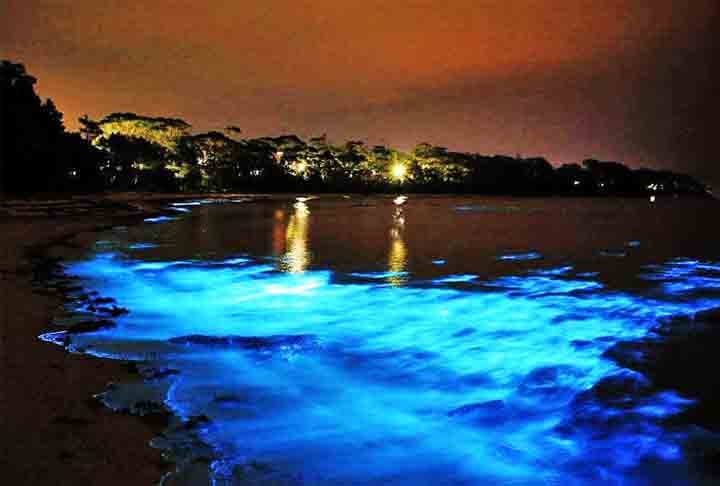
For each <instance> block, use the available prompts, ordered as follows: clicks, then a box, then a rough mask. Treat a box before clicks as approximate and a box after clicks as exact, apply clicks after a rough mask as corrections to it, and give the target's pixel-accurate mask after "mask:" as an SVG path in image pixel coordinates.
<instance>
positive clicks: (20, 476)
mask: <svg viewBox="0 0 720 486" xmlns="http://www.w3.org/2000/svg"><path fill="white" fill-rule="evenodd" d="M131 213H132V211H129V210H127V208H122V207H114V208H105V209H104V210H103V211H102V212H99V211H92V210H91V211H88V214H82V215H77V214H76V215H73V214H66V215H62V216H53V217H46V216H42V215H37V216H5V217H0V235H2V236H1V238H2V246H1V247H0V248H1V250H0V323H1V325H0V333H1V334H0V368H1V371H0V376H2V387H1V388H0V417H1V418H0V438H1V439H0V440H1V445H2V450H1V453H0V467H1V468H2V478H3V479H2V482H3V484H8V485H56V484H57V485H65V484H67V485H71V484H72V485H78V484H88V485H92V484H108V485H115V484H117V485H120V484H123V485H127V484H154V483H157V481H158V479H159V478H160V477H161V476H162V475H163V472H164V471H166V470H167V469H168V468H169V467H168V465H166V464H165V463H164V462H163V460H162V458H161V456H160V451H157V450H154V449H152V448H150V447H149V446H148V445H147V444H148V441H149V440H150V439H151V438H152V437H153V436H154V435H156V434H157V433H158V432H159V431H160V429H161V424H160V423H151V422H148V421H141V420H138V419H137V418H136V417H131V416H128V415H122V414H116V413H113V412H112V411H110V410H109V409H106V408H104V407H103V406H102V405H101V404H99V403H98V402H96V401H95V400H94V399H93V398H92V397H93V395H94V394H96V393H99V392H101V391H103V390H104V388H105V386H106V384H107V383H108V382H111V381H123V380H127V379H130V378H131V377H130V371H129V370H128V369H127V368H126V367H124V365H123V363H121V362H117V361H109V360H101V359H97V358H92V357H89V356H82V355H77V354H72V355H71V354H69V353H67V352H66V351H65V350H64V349H62V348H61V347H58V346H55V345H53V344H49V343H45V342H42V341H40V340H39V339H38V338H37V336H38V335H39V334H41V333H42V332H44V331H46V330H47V329H48V326H49V322H50V319H51V316H52V314H53V313H54V312H55V311H56V310H57V308H58V306H59V305H61V297H62V296H61V295H53V293H52V292H44V294H46V295H42V294H41V293H38V288H37V285H36V286H33V282H32V280H33V274H34V269H33V262H32V259H31V258H30V252H31V251H34V252H37V251H38V249H40V248H41V247H42V246H45V245H48V244H49V243H52V242H59V241H61V240H64V239H68V238H73V237H74V235H79V239H78V237H75V238H74V241H72V239H71V240H68V241H72V244H82V240H83V238H82V236H83V235H82V233H83V232H84V236H85V238H84V239H85V240H86V241H90V236H91V233H88V232H92V231H93V230H95V229H98V228H100V227H102V226H107V225H109V224H112V223H114V222H116V221H119V220H120V219H123V220H125V221H126V222H130V221H132V220H133V219H137V218H138V216H134V217H133V216H129V215H130V214H131Z"/></svg>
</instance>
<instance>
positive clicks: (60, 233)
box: [0, 194, 720, 485]
mask: <svg viewBox="0 0 720 486" xmlns="http://www.w3.org/2000/svg"><path fill="white" fill-rule="evenodd" d="M193 196H195V197H193ZM198 196H199V195H190V197H188V196H187V195H175V196H173V195H162V196H159V197H152V198H150V199H146V198H144V197H143V195H134V196H133V195H131V194H126V195H123V196H122V197H123V199H118V198H107V199H103V200H101V202H100V203H98V206H99V207H103V212H102V214H94V213H92V212H91V213H82V214H75V215H64V216H60V217H55V218H49V217H46V216H43V217H38V216H35V217H29V216H28V217H22V216H20V217H10V218H4V217H2V216H1V215H0V231H3V235H4V238H3V247H2V249H3V251H2V253H0V284H1V287H0V288H1V289H2V292H0V322H2V326H1V327H0V332H1V333H2V334H0V356H1V359H0V364H1V366H2V370H1V373H2V376H3V378H4V380H3V387H2V389H0V405H1V406H2V409H0V414H2V417H3V419H2V421H0V425H1V426H2V428H1V430H0V434H1V435H2V437H3V438H4V439H5V441H4V442H3V444H2V447H3V451H2V454H0V464H2V465H3V466H4V470H5V471H7V473H6V474H5V477H7V478H9V480H10V484H31V485H32V484H42V485H45V484H60V485H65V484H68V485H69V484H73V485H75V484H78V483H79V482H81V481H86V482H88V483H89V484H98V482H101V483H102V484H110V485H115V484H118V485H120V484H157V483H159V482H161V481H164V482H162V483H161V484H167V485H170V484H176V483H180V482H182V481H183V479H187V478H190V477H192V478H193V479H198V480H200V481H202V480H206V479H207V477H206V476H205V477H203V475H202V471H201V469H203V468H197V469H193V468H192V467H190V468H185V467H184V466H193V463H192V462H190V463H186V464H182V463H181V462H178V461H172V460H167V459H164V458H163V452H165V451H164V450H163V449H158V448H153V447H152V446H151V445H150V441H151V439H153V438H156V437H158V436H161V435H162V433H163V432H164V431H166V430H167V429H168V427H169V426H170V425H171V420H172V416H171V415H169V414H164V415H163V414H162V413H161V414H151V415H147V416H145V417H143V416H137V415H131V414H129V413H124V412H117V411H113V410H112V409H111V408H107V407H106V406H105V405H103V404H102V403H101V402H100V401H99V400H97V399H94V398H93V396H94V395H96V394H99V393H102V392H104V391H106V390H107V389H108V383H109V382H118V383H127V382H135V381H138V379H142V376H141V375H140V374H139V373H138V372H137V369H135V367H134V366H132V365H131V362H126V361H119V360H109V359H104V358H95V357H92V356H90V355H85V354H71V353H69V352H68V351H66V350H65V349H64V348H62V347H60V346H57V345H54V344H51V343H47V342H43V341H42V340H40V339H38V336H39V335H40V334H42V333H44V332H48V331H49V330H51V321H52V318H53V316H54V315H55V313H56V311H57V310H58V307H59V306H61V305H62V303H63V301H66V302H67V299H69V298H71V297H70V296H69V295H68V294H72V293H73V292H72V291H70V290H69V289H68V288H63V286H66V285H67V281H66V282H63V281H62V280H63V279H62V278H61V279H60V280H61V282H60V283H59V284H57V283H52V282H49V281H48V282H46V281H45V280H44V279H43V278H42V277H43V275H42V273H43V271H44V270H46V269H52V267H53V266H54V261H55V259H56V258H61V257H68V256H69V257H72V256H74V255H78V254H80V253H81V252H84V251H86V250H87V249H88V248H89V246H90V245H92V244H93V243H94V242H95V240H96V239H97V233H98V232H99V231H103V230H105V229H108V228H111V227H113V226H118V225H132V224H136V223H140V222H141V221H142V220H143V219H144V218H146V217H148V216H157V215H161V214H169V212H168V211H166V210H164V209H163V207H164V206H165V205H166V204H167V203H168V202H171V201H179V200H188V199H196V198H199V197H198ZM246 197H253V198H257V199H261V200H262V199H275V198H282V199H287V198H288V197H291V196H290V195H258V194H232V195H213V197H208V195H205V196H204V197H202V198H203V199H233V198H246ZM35 204H36V205H37V206H38V207H42V202H41V201H39V200H36V203H35ZM50 204H51V205H53V204H55V203H50ZM0 214H1V213H0ZM38 273H40V274H41V275H40V278H39V279H38V278H37V276H38ZM49 275H50V278H51V280H52V278H53V277H54V274H53V273H52V271H51V272H49ZM68 281H69V282H70V285H71V284H72V281H71V280H69V279H68ZM45 283H47V284H48V285H45ZM103 297H110V296H103ZM717 316H718V314H717V309H715V310H713V313H712V314H711V313H702V319H700V318H698V319H697V322H695V321H696V319H695V318H693V319H692V322H691V324H692V326H691V327H692V328H693V329H694V331H693V334H695V333H697V329H695V328H696V327H697V325H696V324H697V323H699V322H701V321H702V322H705V321H707V322H711V323H715V322H718V320H717V319H718V317H717ZM682 323H683V322H679V324H682ZM672 327H673V328H674V327H676V326H672ZM712 329H713V327H712V326H711V327H709V328H708V329H706V332H704V333H702V334H703V336H704V338H705V339H708V340H717V338H718V336H719V335H718V334H717V331H715V332H714V333H713V332H709V331H711V330H712ZM715 329H716V328H715ZM654 331H657V332H660V333H661V334H665V336H664V337H665V338H666V339H665V340H662V341H660V342H655V341H654V340H652V339H649V338H643V339H640V340H637V341H631V342H622V343H619V344H618V345H617V346H615V347H613V348H612V349H611V350H609V351H608V353H607V356H606V357H607V358H609V359H611V360H613V361H615V362H617V363H618V364H620V365H621V366H623V367H627V368H629V369H634V370H637V371H640V372H643V373H645V374H649V375H651V376H653V374H654V376H653V381H656V380H658V381H659V382H660V383H663V384H664V385H665V386H667V387H668V388H672V389H679V390H682V391H684V392H686V393H688V394H689V395H693V394H696V395H699V396H700V397H702V398H703V400H702V404H703V407H702V408H700V409H696V408H695V407H691V408H690V409H688V410H687V411H686V412H685V413H683V414H682V415H680V416H675V417H673V418H672V419H671V420H670V423H674V424H683V425H687V424H688V423H689V424H694V425H700V424H702V425H705V426H707V425H708V421H709V422H710V424H711V425H714V426H715V427H717V424H718V423H720V422H718V421H717V419H718V417H720V416H718V415H717V412H715V411H714V410H713V407H714V404H715V403H716V402H715V401H714V400H708V397H710V398H713V395H712V389H713V385H709V384H707V383H695V382H691V383H689V384H688V383H686V379H685V378H684V376H682V374H683V373H684V374H685V375H687V374H690V375H695V374H698V373H699V372H701V369H702V366H701V365H703V364H704V363H706V362H707V360H706V359H705V358H706V357H707V356H705V357H704V358H703V359H700V358H697V359H695V360H694V361H693V362H692V365H687V366H684V365H682V364H681V363H680V361H682V360H679V359H678V357H677V352H678V350H679V351H680V356H685V357H687V356H696V355H697V356H704V355H702V354H698V353H699V352H701V351H702V352H705V353H709V352H710V350H709V349H707V347H705V346H704V345H703V343H705V340H703V341H702V342H698V343H695V342H691V343H687V342H685V341H684V340H683V339H682V338H683V337H684V336H685V335H686V331H687V330H684V329H683V328H682V326H680V328H679V329H677V330H673V329H672V328H671V327H670V326H666V327H664V328H658V329H655V330H654ZM698 334H699V333H698ZM695 337H697V334H695ZM708 342H710V341H708ZM698 346H699V347H698ZM638 350H642V351H651V355H653V358H654V359H653V360H652V361H651V362H649V361H645V362H637V361H634V360H633V359H631V358H633V357H634V356H635V354H634V351H638ZM129 364H130V366H129ZM656 368H657V369H656ZM678 369H679V370H682V371H680V372H678V371H677V370H678ZM673 370H675V371H673ZM608 383H609V385H608ZM608 383H605V382H603V383H598V384H596V387H593V390H592V392H591V393H592V394H597V395H598V397H597V398H600V399H602V398H603V396H602V393H603V391H604V390H606V388H608V386H610V385H614V384H613V383H612V382H608ZM713 383H714V382H713ZM701 385H702V386H701ZM621 388H622V387H621ZM658 389H659V388H658ZM620 391H622V392H626V391H627V390H620ZM708 406H709V408H708ZM138 419H139V420H138ZM703 422H704V423H703ZM710 430H711V433H717V432H718V429H716V428H715V429H713V428H712V427H711V428H710ZM691 444H692V447H691V451H692V457H691V459H692V461H693V464H694V466H695V467H696V468H697V469H696V471H695V473H696V474H699V475H700V478H699V480H700V481H702V480H704V479H705V477H710V478H716V477H717V474H718V470H717V469H716V468H717V462H716V460H717V458H718V456H717V453H718V449H717V445H716V444H717V442H715V441H714V440H711V438H710V437H709V436H703V437H695V438H694V439H693V440H692V442H691ZM190 459H197V457H196V458H192V457H191V458H190ZM5 461H6V463H5ZM173 471H175V472H176V474H172V473H173ZM168 473H170V474H168ZM706 474H707V475H709V476H704V475H706ZM101 478H102V479H101ZM163 478H165V479H163Z"/></svg>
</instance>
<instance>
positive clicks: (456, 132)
mask: <svg viewBox="0 0 720 486" xmlns="http://www.w3.org/2000/svg"><path fill="white" fill-rule="evenodd" d="M717 11H718V2H717V1H716V0H686V1H682V2H681V1H670V0H653V1H650V0H635V1H631V0H602V1H599V0H501V1H488V0H455V1H453V0H446V1H436V0H413V1H410V0H393V1H390V0H384V1H378V0H371V1H365V2H359V1H354V0H345V1H343V0H335V1H328V0H316V1H302V0H294V1H290V0H264V1H257V2H248V1H238V0H235V1H230V0H228V1H207V2H197V1H192V2H190V1H185V0H174V1H168V0H161V1H147V2H133V1H119V0H117V1H102V0H92V1H90V0H73V1H63V0H41V1H39V0H4V2H2V6H0V24H1V25H0V27H1V28H2V33H0V57H3V58H9V59H11V60H14V61H19V62H23V63H25V64H26V66H27V68H28V70H29V71H30V73H31V74H33V75H35V76H36V77H37V78H38V79H39V84H38V89H39V91H40V94H41V95H42V96H50V97H52V98H53V100H54V101H55V102H56V104H57V105H58V107H59V109H60V110H61V111H63V112H65V114H66V122H67V125H68V126H69V127H71V128H74V127H76V123H75V119H76V118H77V117H78V116H79V115H81V114H83V113H88V114H90V115H91V116H93V117H99V116H102V115H104V114H107V113H109V112H113V111H135V112H138V113H143V114H149V115H166V116H177V117H181V118H184V119H186V120H187V121H188V122H190V123H192V124H193V125H194V126H195V128H196V129H198V130H204V129H209V128H218V127H222V126H225V125H227V124H235V125H237V126H239V127H240V128H242V129H243V131H244V132H245V134H246V135H248V136H256V135H266V134H278V133H280V132H296V133H300V134H302V135H310V134H320V133H327V134H328V135H329V136H330V138H331V139H333V140H336V141H339V140H343V139H346V138H355V139H367V140H369V141H370V142H371V143H377V142H381V141H382V142H386V143H390V144H394V145H399V146H401V147H409V146H412V145H413V144H415V143H416V142H420V141H429V142H432V143H437V144H441V145H446V146H449V147H451V148H454V149H459V150H473V151H480V152H483V153H509V154H515V153H522V154H523V155H535V154H538V155H544V156H546V157H548V158H549V159H550V160H553V161H556V162H571V161H577V160H581V159H582V158H584V157H588V156H594V157H598V158H606V159H616V160H624V161H626V162H627V163H629V164H631V165H635V166H638V165H649V166H654V167H668V168H677V169H680V170H688V171H690V172H693V173H696V174H698V175H700V176H703V177H706V178H708V177H709V178H711V179H716V180H718V181H719V182H720V177H718V175H719V173H720V169H718V168H717V164H714V165H713V164H710V163H709V162H708V160H707V158H708V156H709V155H710V152H709V149H710V147H709V140H710V139H711V138H712V137H713V136H714V134H711V133H710V129H709V128H708V127H707V125H708V120H709V115H710V113H711V110H710V109H709V108H708V106H707V103H708V99H709V97H710V95H711V93H712V91H713V90H714V84H715V83H714V81H715V79H714V78H711V76H712V73H713V71H712V69H711V67H712V66H711V62H715V61H714V59H715V57H716V56H714V55H713V53H712V52H711V49H712V48H713V47H714V45H713V44H714V42H713V41H714V38H713V37H714V33H715V31H716V25H715V23H716V20H717ZM713 131H714V130H713Z"/></svg>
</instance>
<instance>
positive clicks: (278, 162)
mask: <svg viewBox="0 0 720 486" xmlns="http://www.w3.org/2000/svg"><path fill="white" fill-rule="evenodd" d="M34 83H35V79H34V78H32V77H31V76H29V75H28V74H27V73H25V69H24V68H23V66H22V65H19V64H13V63H10V62H7V61H3V63H2V95H3V98H2V99H3V100H8V102H7V103H6V102H3V109H2V135H3V159H4V160H6V161H7V163H6V165H5V167H4V171H3V173H2V180H3V181H5V184H6V189H8V190H10V191H15V192H32V191H44V190H60V189H69V190H80V189H82V190H106V189H107V190H150V191H199V190H203V191H216V192H224V191H241V190H254V191H257V190H262V191H317V192H320V191H335V192H381V191H400V190H402V191H409V192H471V193H482V194H647V193H676V194H677V193H694V194H705V193H706V188H705V187H704V186H703V185H702V184H700V183H699V182H697V181H696V180H694V179H693V178H691V177H689V176H686V175H682V174H674V173H671V172H661V171H654V170H649V169H640V170H631V169H629V168H628V167H626V166H624V165H622V164H620V163H617V162H603V161H598V160H585V161H584V162H583V163H582V165H578V164H569V165H563V166H560V167H559V168H554V167H553V166H552V165H551V164H550V163H549V162H548V161H547V160H545V159H543V158H520V157H507V156H500V155H495V156H485V155H480V154H475V153H464V152H453V151H449V150H448V149H446V148H444V147H438V146H434V145H430V144H426V143H423V144H420V145H418V146H416V147H415V148H414V149H413V150H412V151H410V152H403V151H400V150H397V149H394V148H391V147H386V146H383V145H374V146H370V145H367V144H365V143H364V142H362V141H348V142H345V143H342V144H332V143H330V142H329V141H328V139H327V138H326V137H325V136H321V137H316V138H311V139H309V140H307V141H306V140H302V139H300V138H299V137H297V136H295V135H283V136H279V137H263V138H253V139H241V138H239V133H240V130H239V129H238V128H236V127H227V128H226V129H225V130H224V131H222V132H219V131H211V132H207V133H199V134H198V133H192V131H191V126H190V125H189V124H188V123H186V122H185V121H183V120H179V119H176V118H155V117H148V116H142V115H137V114H134V113H112V114H110V115H107V116H105V117H104V118H102V119H100V120H92V119H90V118H89V117H87V116H84V117H82V118H80V123H81V125H82V127H81V129H80V134H69V133H67V132H65V130H64V127H63V124H62V115H61V114H60V113H59V112H58V111H57V110H56V109H55V107H54V105H53V104H52V101H50V100H47V101H45V102H44V103H43V102H42V101H41V100H40V98H39V97H38V96H37V95H36V94H35V91H34Z"/></svg>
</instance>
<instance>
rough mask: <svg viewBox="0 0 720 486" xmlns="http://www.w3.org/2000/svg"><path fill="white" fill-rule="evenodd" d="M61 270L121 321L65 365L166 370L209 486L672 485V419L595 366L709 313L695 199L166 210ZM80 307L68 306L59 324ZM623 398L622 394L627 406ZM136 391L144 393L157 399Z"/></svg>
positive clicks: (337, 202) (670, 410)
mask: <svg viewBox="0 0 720 486" xmlns="http://www.w3.org/2000/svg"><path fill="white" fill-rule="evenodd" d="M173 208H174V211H173V213H174V216H173V217H172V218H170V219H167V218H159V219H154V220H149V221H147V222H145V223H144V224H142V225H139V226H136V227H129V228H116V229H114V230H113V231H110V232H107V233H106V234H104V235H102V239H101V240H100V241H98V242H97V243H96V245H95V250H94V251H93V252H92V253H91V254H90V255H88V256H87V258H86V259H83V260H80V261H76V262H73V263H72V264H70V265H69V266H68V272H69V273H71V274H75V275H78V276H80V277H81V278H82V279H83V280H84V281H85V284H86V286H87V287H89V288H91V289H95V290H97V291H99V292H100V293H101V294H102V295H105V296H112V297H114V298H115V299H117V301H118V304H119V305H122V306H124V307H127V308H128V309H129V310H130V311H131V312H130V314H128V315H126V316H122V317H120V318H118V319H117V327H115V328H113V329H110V330H106V331H100V332H95V333H89V334H81V335H77V336H74V337H73V338H72V342H71V345H70V347H71V348H72V349H75V350H83V351H85V352H90V353H94V354H97V355H101V356H108V357H112V358H122V359H133V360H144V361H149V362H150V364H151V365H152V366H154V367H157V368H159V369H172V370H177V371H179V373H177V374H173V375H171V376H169V377H167V378H164V380H163V383H164V384H163V386H162V387H160V390H161V395H160V399H161V400H162V401H164V403H165V405H166V406H167V407H169V408H170V409H171V410H172V411H173V412H174V413H175V414H177V415H178V416H180V417H183V418H186V419H188V418H190V417H197V416H205V417H208V418H209V420H207V421H201V422H200V423H199V425H198V426H197V427H196V432H197V433H198V434H199V436H200V438H201V439H202V441H203V442H204V443H205V444H207V445H208V446H209V447H210V449H211V453H210V456H211V460H210V469H211V476H212V480H213V481H214V483H215V484H219V485H226V484H332V485H339V484H382V485H396V484H397V485H400V484H402V485H406V484H407V485H425V484H427V485H442V484H453V485H460V484H463V485H464V484H512V485H519V484H561V483H562V484H565V485H568V484H666V482H665V481H669V480H671V479H672V480H673V481H676V483H675V484H686V483H691V482H692V481H693V480H692V476H693V474H692V471H690V468H691V466H689V465H688V463H687V460H686V458H685V453H684V444H685V441H686V440H687V438H688V437H689V436H690V435H692V434H693V433H696V432H697V431H696V430H695V429H693V428H691V427H680V426H675V427H669V426H666V425H664V424H665V423H666V422H667V421H666V419H667V417H669V416H672V415H673V414H677V413H679V412H680V411H682V410H683V409H684V408H685V407H687V406H688V405H689V404H690V403H691V402H690V400H689V399H688V398H687V397H683V396H681V395H679V394H678V393H676V392H675V391H673V390H663V389H657V390H654V391H653V392H652V393H643V394H641V395H638V396H632V395H629V396H628V397H625V398H624V402H623V403H624V405H623V407H622V408H617V407H614V406H611V405H609V404H607V403H604V402H603V401H602V400H600V399H597V398H596V397H595V395H593V394H592V393H590V392H589V390H591V389H592V387H593V385H595V384H596V383H598V382H599V381H601V380H604V379H605V380H607V379H608V378H611V379H617V380H618V381H620V382H622V383H631V384H632V386H630V387H629V388H630V389H631V390H634V389H641V388H643V387H645V385H646V384H647V383H646V379H645V378H644V377H642V376H641V375H638V374H637V373H634V372H632V371H630V370H626V369H622V368H620V367H619V366H618V365H617V364H615V363H614V362H612V361H610V360H608V359H606V358H604V357H603V353H604V352H605V351H606V350H607V349H608V348H610V347H611V346H613V345H614V344H615V343H616V342H618V341H623V340H632V339H638V338H641V337H643V336H646V335H647V334H648V332H651V329H652V328H653V327H654V326H656V325H657V324H658V322H660V321H661V320H663V319H667V318H669V317H672V316H676V315H692V314H693V313H695V312H697V311H700V310H703V309H707V308H711V307H715V306H718V305H720V264H718V261H720V245H719V243H720V235H719V234H718V230H717V228H716V226H717V215H718V211H717V205H716V204H714V203H711V202H708V201H683V200H671V199H668V200H660V201H659V202H658V203H656V204H650V203H649V202H648V201H647V200H638V199H634V200H622V199H612V200H605V199H595V200H586V199H545V200H543V199H518V200H516V199H501V198H491V199H488V198H472V197H468V198H460V197H458V198H447V197H443V198H440V197H416V196H410V198H409V199H408V200H407V202H406V203H405V204H404V205H402V206H398V205H396V204H394V202H393V199H392V198H388V197H377V198H362V197H358V196H354V197H352V198H343V197H330V196H323V197H320V198H317V199H310V200H307V201H305V202H297V201H295V200H294V199H286V200H282V199H275V200H239V201H236V202H228V203H225V204H213V203H202V202H192V203H182V204H177V205H175V206H173ZM80 310H82V309H80ZM626 388H627V387H626ZM156 391H157V389H156Z"/></svg>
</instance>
